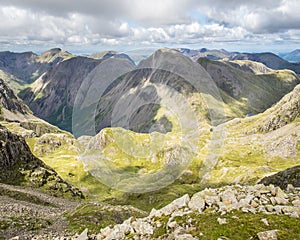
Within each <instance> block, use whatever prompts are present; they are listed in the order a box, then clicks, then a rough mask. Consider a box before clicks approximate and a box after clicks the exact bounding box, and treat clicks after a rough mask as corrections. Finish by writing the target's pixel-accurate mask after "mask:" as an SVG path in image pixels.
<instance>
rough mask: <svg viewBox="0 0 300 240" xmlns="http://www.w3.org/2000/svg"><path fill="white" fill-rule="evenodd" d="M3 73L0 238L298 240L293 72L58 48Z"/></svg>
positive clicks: (11, 59)
mask: <svg viewBox="0 0 300 240" xmlns="http://www.w3.org/2000/svg"><path fill="white" fill-rule="evenodd" d="M286 58H287V59H294V58H291V57H290V56H289V55H287V57H286ZM0 63H1V64H0V71H1V74H0V76H1V78H2V79H1V80H0V105H1V116H0V140H1V141H0V143H1V145H0V147H1V152H0V166H1V173H0V189H1V194H0V199H1V202H0V216H1V220H0V239H9V238H12V237H15V236H19V237H20V239H31V238H33V237H34V236H36V238H35V239H55V238H56V239H63V237H65V238H66V239H138V238H137V237H140V238H139V239H158V238H159V239H218V238H219V239H220V238H221V239H242V238H238V236H237V235H236V232H238V233H239V234H241V236H242V237H243V238H244V239H245V238H251V237H252V238H256V239H257V236H258V235H257V234H258V233H259V232H264V231H267V230H274V229H276V231H275V232H276V233H274V232H272V233H270V234H275V235H276V234H277V235H278V236H279V238H278V239H296V237H297V236H299V235H297V234H300V233H299V229H298V228H297V226H298V225H299V214H300V205H299V201H300V198H299V197H300V195H299V188H300V172H299V166H300V85H299V83H300V76H299V73H300V70H299V69H300V64H299V63H297V62H295V61H293V62H288V61H287V60H284V59H282V58H280V57H279V56H277V55H275V54H273V53H256V54H251V53H237V52H228V51H225V50H209V49H200V50H190V49H158V50H157V51H155V52H153V53H152V54H151V55H150V56H148V57H146V58H144V59H143V60H142V61H140V62H139V63H136V62H134V61H133V60H132V59H131V57H130V54H128V55H127V54H124V53H117V52H114V51H107V52H101V53H98V54H92V55H89V56H76V55H74V54H71V53H69V52H67V51H64V50H62V49H58V48H55V49H51V50H49V51H46V52H44V53H41V54H40V55H37V54H34V53H32V52H26V53H12V52H1V53H0ZM297 166H298V167H297ZM286 169H288V170H286ZM269 176H270V177H269ZM282 176H284V177H282ZM278 179H281V180H278ZM282 179H287V181H286V182H285V183H284V184H282ZM261 183H264V184H265V185H266V186H265V185H261ZM269 184H271V185H269ZM278 186H279V187H280V188H279V187H278ZM257 192H259V195H256V194H257ZM228 198H229V199H228ZM274 199H275V200H274ZM276 199H277V200H278V201H277V200H276ZM276 201H277V202H276ZM7 209H11V212H10V213H9V214H8V213H7ZM199 209H200V210H199ZM223 219H227V220H224V221H225V222H222V221H223ZM262 219H267V220H262ZM226 221H227V222H226ZM236 221H238V222H239V224H244V225H245V229H241V228H238V227H234V225H235V222H236ZM260 221H263V222H265V221H267V223H268V224H266V223H265V224H264V225H263V224H262V223H261V222H260ZM210 222H212V225H210V224H209V223H210ZM220 222H221V223H220ZM258 222H259V224H258ZM200 223H201V224H200ZM229 225H230V226H232V227H231V228H230V227H228V226H229ZM289 230H290V233H289ZM76 234H77V235H76ZM277 235H276V236H277ZM222 237H225V238H222ZM259 239H263V238H259ZM265 239H266V238H265Z"/></svg>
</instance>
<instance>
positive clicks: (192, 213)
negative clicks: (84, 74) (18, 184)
mask: <svg viewBox="0 0 300 240" xmlns="http://www.w3.org/2000/svg"><path fill="white" fill-rule="evenodd" d="M1 187H3V186H1ZM47 201H48V203H53V204H57V202H55V200H53V199H48V200H47ZM30 205H32V204H28V205H27V206H24V207H22V208H21V209H19V211H18V214H19V215H25V216H27V218H28V211H33V210H31V206H30ZM75 205H76V203H71V204H69V203H68V202H64V204H63V205H59V206H58V208H56V209H57V210H56V211H55V210H54V208H53V207H50V206H47V207H45V206H44V207H40V209H39V210H34V211H33V212H31V214H30V216H37V215H39V214H43V215H44V216H45V214H48V218H47V220H45V221H48V222H49V221H51V219H52V220H53V219H55V217H57V216H58V215H59V214H60V213H61V211H62V210H63V209H64V210H68V209H71V208H72V207H74V206H75ZM16 207H17V203H15V202H10V203H9V202H5V201H4V203H3V202H2V204H1V215H2V217H3V216H4V215H6V214H8V213H9V215H11V214H17V213H16V212H15V213H12V212H13V211H15V210H16V209H15V208H16ZM8 209H9V210H8ZM299 215H300V188H299V187H298V188H295V187H293V186H292V185H288V187H287V189H286V190H282V189H281V188H279V187H275V186H274V185H269V186H265V185H262V184H258V185H254V186H241V185H232V186H225V187H221V188H215V189H213V188H206V189H204V190H203V191H200V192H197V193H195V194H194V195H193V196H189V195H188V194H186V195H184V196H182V197H181V198H178V199H176V200H174V201H173V202H171V203H170V204H168V205H167V206H165V207H163V208H161V209H159V210H156V209H152V211H151V212H150V214H149V215H148V216H146V217H143V218H137V217H135V216H134V215H133V216H131V217H130V218H128V219H127V220H125V221H124V222H122V223H121V224H116V225H110V226H107V227H105V228H102V229H101V230H100V231H99V232H98V233H96V234H95V233H93V234H92V233H90V232H89V229H85V230H84V231H83V232H81V233H80V234H76V235H74V236H68V235H65V236H63V234H64V231H61V230H62V229H63V225H62V223H63V222H64V221H62V220H61V219H60V220H59V219H56V222H54V224H53V225H52V227H51V228H52V230H53V229H56V230H57V229H60V232H59V233H58V232H57V231H56V233H52V234H51V235H49V234H47V233H45V234H40V235H36V236H34V237H33V238H32V239H40V240H42V239H57V240H58V239H60V240H62V239H70V240H71V239H80V240H88V239H97V240H100V239H218V240H221V239H259V240H270V239H274V240H276V239H299V238H297V237H299V236H300V229H299V228H298V226H299V224H300V219H299ZM27 218H25V219H27ZM2 224H3V223H2ZM37 224H45V223H43V222H42V223H37ZM59 224H61V225H60V226H59ZM48 225H51V224H49V223H48ZM58 226H59V227H58ZM54 232H55V231H54ZM27 237H29V236H27ZM14 239H18V237H16V238H14ZM20 239H26V236H25V238H23V237H20Z"/></svg>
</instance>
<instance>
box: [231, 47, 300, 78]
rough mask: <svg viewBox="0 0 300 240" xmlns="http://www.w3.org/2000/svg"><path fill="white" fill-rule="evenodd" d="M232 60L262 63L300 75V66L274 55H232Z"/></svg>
mask: <svg viewBox="0 0 300 240" xmlns="http://www.w3.org/2000/svg"><path fill="white" fill-rule="evenodd" d="M229 59H230V60H251V61H255V62H261V63H263V64H264V65H266V66H267V67H269V68H272V69H276V70H281V69H290V70H292V71H294V72H295V73H297V74H300V64H299V63H290V62H288V61H286V60H284V59H282V58H280V57H278V56H277V55H276V54H274V53H268V52H266V53H238V54H234V55H232V56H231V57H230V58H229Z"/></svg>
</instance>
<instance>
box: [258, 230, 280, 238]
mask: <svg viewBox="0 0 300 240" xmlns="http://www.w3.org/2000/svg"><path fill="white" fill-rule="evenodd" d="M257 237H258V239H259V240H277V231H276V230H270V231H265V232H259V233H257Z"/></svg>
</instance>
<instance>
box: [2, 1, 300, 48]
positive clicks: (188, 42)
mask: <svg viewBox="0 0 300 240" xmlns="http://www.w3.org/2000/svg"><path fill="white" fill-rule="evenodd" d="M298 9H300V1H297V0H261V1H258V0H252V1H239V0H229V1H223V0H213V1H210V0H202V1H196V0H185V1H184V0H160V1H159V0H153V1H146V0H109V1H107V0H102V1H98V0H87V1H80V0H73V1H72V3H71V1H68V0H51V1H39V0H26V1H23V0H2V1H1V3H0V16H1V18H2V19H3V20H2V21H1V23H0V31H1V38H0V42H1V49H0V51H4V50H15V51H24V50H32V51H43V50H46V49H49V48H52V47H61V48H63V49H66V50H69V51H71V52H74V53H76V52H77V53H91V52H96V51H102V50H110V49H113V50H117V51H128V50H131V49H138V48H148V47H151V48H152V47H153V48H161V47H187V48H195V49H196V48H202V47H207V48H217V49H221V48H224V49H226V50H229V51H252V52H255V51H273V52H287V51H291V50H294V49H296V48H299V40H300V15H299V14H298Z"/></svg>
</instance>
